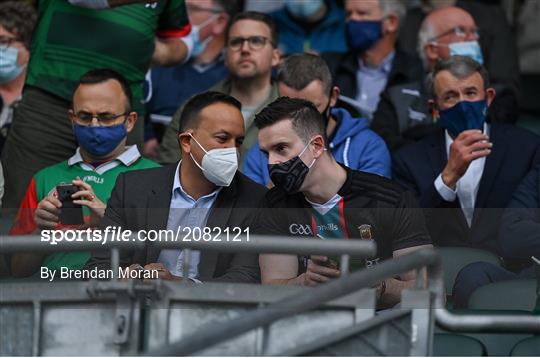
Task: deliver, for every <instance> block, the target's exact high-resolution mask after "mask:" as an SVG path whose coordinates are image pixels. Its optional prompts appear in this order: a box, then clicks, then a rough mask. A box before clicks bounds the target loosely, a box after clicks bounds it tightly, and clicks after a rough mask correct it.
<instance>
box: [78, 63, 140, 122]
mask: <svg viewBox="0 0 540 358" xmlns="http://www.w3.org/2000/svg"><path fill="white" fill-rule="evenodd" d="M108 80H114V81H117V82H118V83H120V86H121V87H122V92H124V95H125V96H126V99H127V102H126V112H131V108H132V105H133V95H132V94H131V87H130V86H129V82H128V81H127V80H126V78H125V77H124V76H122V75H121V74H120V73H118V72H116V71H115V70H111V69H109V68H98V69H94V70H90V71H88V72H86V73H85V74H84V75H82V77H81V78H80V79H79V82H78V83H77V85H76V86H75V89H74V90H73V94H75V91H77V89H78V88H79V87H80V85H94V84H98V83H103V82H107V81H108Z"/></svg>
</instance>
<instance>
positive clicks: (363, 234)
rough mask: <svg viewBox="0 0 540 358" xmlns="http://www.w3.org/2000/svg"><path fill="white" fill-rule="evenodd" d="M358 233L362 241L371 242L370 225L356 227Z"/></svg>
mask: <svg viewBox="0 0 540 358" xmlns="http://www.w3.org/2000/svg"><path fill="white" fill-rule="evenodd" d="M358 233H359V234H360V238H361V239H362V240H373V235H372V234H371V225H368V224H364V225H360V226H359V227H358Z"/></svg>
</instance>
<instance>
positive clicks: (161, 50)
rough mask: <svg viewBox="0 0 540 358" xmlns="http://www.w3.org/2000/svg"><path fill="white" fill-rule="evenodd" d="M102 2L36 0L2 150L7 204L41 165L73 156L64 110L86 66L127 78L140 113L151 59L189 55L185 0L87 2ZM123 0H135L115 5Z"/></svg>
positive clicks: (168, 61)
mask: <svg viewBox="0 0 540 358" xmlns="http://www.w3.org/2000/svg"><path fill="white" fill-rule="evenodd" d="M104 3H105V5H106V4H107V2H106V1H99V2H98V1H93V0H49V1H40V2H39V9H38V10H39V21H38V24H37V27H36V31H35V33H34V36H33V39H32V45H31V51H32V54H31V57H30V62H29V64H28V72H27V76H26V83H25V88H24V92H23V96H22V100H21V103H20V104H19V106H18V107H17V110H16V111H15V113H14V117H13V125H12V127H11V132H10V135H9V137H8V139H7V141H6V145H5V147H4V150H3V152H2V163H3V165H4V170H5V175H6V196H5V202H4V206H5V207H8V208H14V207H17V206H18V204H19V202H20V200H21V199H22V196H23V195H24V190H25V188H26V187H27V186H28V183H29V182H30V180H31V178H32V176H33V175H34V174H35V173H36V172H37V171H38V170H39V169H42V168H44V167H47V166H49V165H52V164H54V163H58V162H59V161H62V160H64V159H67V158H69V156H71V155H73V152H74V151H75V149H76V147H77V144H76V141H75V138H74V136H73V132H72V128H71V126H70V124H69V123H67V121H65V113H66V112H67V110H68V109H69V107H70V100H71V94H72V93H73V89H74V88H75V85H76V83H77V81H78V79H79V78H80V77H81V76H82V75H83V74H84V73H85V72H87V71H89V70H91V69H93V68H96V67H107V68H111V69H114V70H116V71H117V72H119V73H121V74H122V75H123V76H124V77H125V78H126V79H127V80H128V81H129V83H130V86H131V90H132V93H133V109H134V110H135V112H137V114H138V115H139V116H141V115H142V111H143V108H144V107H143V105H142V102H141V101H142V86H141V84H142V83H143V80H144V75H145V73H146V71H147V70H148V66H149V64H150V62H151V61H152V62H153V63H155V64H161V65H172V64H175V63H178V62H182V61H183V60H184V59H185V58H186V56H187V55H188V47H187V45H186V44H185V43H184V41H179V40H178V39H179V38H181V37H182V36H185V35H186V34H187V33H189V31H190V25H189V22H188V19H187V15H186V11H185V5H184V1H183V0H168V1H163V0H160V1H155V2H152V3H147V1H146V0H108V4H109V6H110V7H111V8H110V9H93V8H88V7H95V6H98V5H103V4H104ZM125 3H132V4H130V5H125V6H121V7H115V6H117V5H119V4H125ZM137 3H139V4H137ZM185 41H186V43H187V42H192V41H188V40H185ZM143 125H144V124H143V120H142V119H141V120H140V121H138V124H137V125H136V127H135V129H134V130H133V131H132V134H131V135H130V138H129V139H128V143H136V144H140V145H142V142H143V137H142V135H143Z"/></svg>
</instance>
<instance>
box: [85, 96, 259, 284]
mask: <svg viewBox="0 0 540 358" xmlns="http://www.w3.org/2000/svg"><path fill="white" fill-rule="evenodd" d="M240 108H241V105H240V102H238V101H237V100H236V99H234V98H232V97H231V96H228V95H225V94H223V93H218V92H205V93H202V94H199V95H196V96H194V97H192V98H191V99H190V100H189V101H188V102H187V103H186V105H185V106H184V109H183V110H182V113H181V116H180V122H179V125H180V126H179V128H180V129H179V131H178V137H179V139H178V140H179V142H180V147H181V152H182V160H181V161H180V162H178V163H174V164H172V165H169V166H167V167H163V168H157V169H155V170H147V171H143V172H138V173H125V174H122V175H121V176H120V177H119V178H118V180H117V183H116V186H115V188H114V190H113V193H112V195H111V199H110V200H109V202H108V203H107V211H106V212H105V217H104V218H103V220H102V224H101V227H103V228H105V227H107V226H115V227H120V228H122V229H124V230H132V231H139V230H150V229H163V228H167V229H168V230H172V231H174V232H181V233H180V234H181V235H186V234H187V233H188V231H187V230H183V232H182V231H178V230H179V228H189V229H194V228H199V229H201V230H202V229H204V228H207V229H208V228H210V229H211V230H213V232H214V233H216V229H219V230H220V232H224V231H223V230H225V229H226V228H227V230H231V232H232V231H233V230H238V229H241V230H244V229H245V228H249V227H250V225H251V224H252V222H251V220H252V215H251V213H252V212H253V209H254V208H257V207H258V205H259V204H260V203H262V200H263V198H264V194H265V192H266V190H265V188H264V187H263V186H261V185H258V184H255V183H254V182H253V181H251V180H249V179H248V178H246V177H245V176H243V175H242V174H241V173H238V172H237V168H238V149H239V147H240V144H241V143H242V138H243V137H244V120H243V118H242V113H241V111H240ZM125 208H129V210H125ZM227 232H228V231H227ZM243 232H244V231H242V233H243ZM190 253H191V256H190V260H189V272H185V271H184V267H183V266H184V260H185V256H184V255H185V252H183V251H182V250H180V249H166V250H159V249H156V248H155V246H153V245H149V246H148V247H147V248H145V249H142V250H138V251H136V252H129V251H122V252H121V254H120V255H121V257H120V264H121V266H125V267H130V268H131V269H132V268H134V266H133V265H136V266H137V267H138V265H140V266H144V268H145V269H146V270H157V271H159V278H161V279H166V280H182V279H183V278H184V279H188V278H189V279H191V280H196V281H208V280H215V281H225V282H252V283H256V282H259V281H260V279H259V267H258V263H257V255H255V254H233V253H217V252H215V251H204V252H200V251H191V252H190ZM88 266H90V267H99V268H107V269H108V268H110V255H109V254H108V252H104V253H96V254H95V255H94V256H93V257H92V259H91V261H90V262H89V265H88Z"/></svg>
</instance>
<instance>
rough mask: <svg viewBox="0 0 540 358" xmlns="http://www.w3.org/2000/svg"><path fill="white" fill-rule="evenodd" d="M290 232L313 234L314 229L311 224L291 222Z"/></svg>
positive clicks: (292, 233) (304, 234) (293, 233)
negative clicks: (312, 229)
mask: <svg viewBox="0 0 540 358" xmlns="http://www.w3.org/2000/svg"><path fill="white" fill-rule="evenodd" d="M289 233H290V234H291V235H303V236H306V235H313V231H311V227H310V226H309V225H302V224H291V225H290V226H289Z"/></svg>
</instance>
